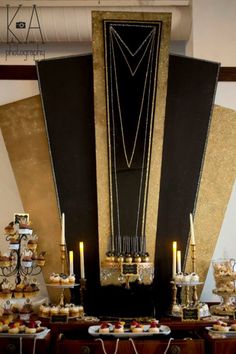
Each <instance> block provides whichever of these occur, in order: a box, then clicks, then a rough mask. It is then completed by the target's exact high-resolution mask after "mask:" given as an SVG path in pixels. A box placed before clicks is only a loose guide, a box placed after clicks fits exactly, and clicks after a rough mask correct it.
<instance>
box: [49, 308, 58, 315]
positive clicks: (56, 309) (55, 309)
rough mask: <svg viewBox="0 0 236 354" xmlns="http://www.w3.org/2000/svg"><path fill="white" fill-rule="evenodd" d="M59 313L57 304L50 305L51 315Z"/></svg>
mask: <svg viewBox="0 0 236 354" xmlns="http://www.w3.org/2000/svg"><path fill="white" fill-rule="evenodd" d="M58 313H59V307H58V306H52V307H51V308H50V315H51V316H53V315H58Z"/></svg>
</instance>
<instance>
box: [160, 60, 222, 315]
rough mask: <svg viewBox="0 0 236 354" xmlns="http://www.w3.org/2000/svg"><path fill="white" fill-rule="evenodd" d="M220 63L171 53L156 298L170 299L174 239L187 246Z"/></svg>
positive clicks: (166, 302)
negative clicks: (190, 217) (190, 215)
mask: <svg viewBox="0 0 236 354" xmlns="http://www.w3.org/2000/svg"><path fill="white" fill-rule="evenodd" d="M218 71H219V64H218V63H214V62H208V61H205V60H198V59H193V58H188V57H183V56H176V55H171V56H170V61H169V76H168V91H167V102H166V117H165V130H164V142H163V156H162V172H161V187H160V198H159V213H158V225H157V244H156V280H155V283H156V284H155V285H156V289H155V290H156V297H155V299H156V301H157V308H158V309H159V310H160V311H163V310H167V309H168V306H169V305H170V304H171V288H170V280H171V273H172V268H171V267H172V259H171V257H172V248H171V247H172V241H177V242H178V248H179V249H181V250H182V252H183V254H184V252H186V251H187V246H188V236H189V228H190V226H189V214H190V213H191V212H192V211H194V210H195V205H196V202H197V194H198V188H199V185H200V183H201V169H202V167H203V164H204V153H205V149H206V146H207V138H208V133H209V127H210V122H211V113H212V108H213V103H214V97H215V90H216V84H217V78H218Z"/></svg>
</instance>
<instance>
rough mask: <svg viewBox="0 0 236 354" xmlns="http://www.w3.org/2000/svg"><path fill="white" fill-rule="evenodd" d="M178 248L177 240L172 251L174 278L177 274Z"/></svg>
mask: <svg viewBox="0 0 236 354" xmlns="http://www.w3.org/2000/svg"><path fill="white" fill-rule="evenodd" d="M176 250H177V242H176V241H174V242H173V252H172V276H173V278H174V276H175V274H176Z"/></svg>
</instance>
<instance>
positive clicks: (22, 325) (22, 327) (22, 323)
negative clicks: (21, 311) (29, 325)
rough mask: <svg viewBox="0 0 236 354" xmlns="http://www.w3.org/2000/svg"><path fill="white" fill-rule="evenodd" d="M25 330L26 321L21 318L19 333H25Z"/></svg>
mask: <svg viewBox="0 0 236 354" xmlns="http://www.w3.org/2000/svg"><path fill="white" fill-rule="evenodd" d="M24 331H25V322H24V321H22V320H20V321H19V333H23V332H24Z"/></svg>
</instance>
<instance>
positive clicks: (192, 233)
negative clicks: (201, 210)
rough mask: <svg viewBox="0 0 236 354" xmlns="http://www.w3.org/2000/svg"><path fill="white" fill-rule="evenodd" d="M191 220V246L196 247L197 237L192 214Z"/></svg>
mask: <svg viewBox="0 0 236 354" xmlns="http://www.w3.org/2000/svg"><path fill="white" fill-rule="evenodd" d="M189 218H190V233H191V240H190V244H191V245H195V235H194V226H193V215H192V214H191V213H190V215H189Z"/></svg>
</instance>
